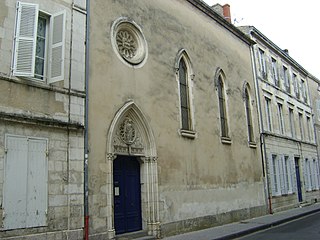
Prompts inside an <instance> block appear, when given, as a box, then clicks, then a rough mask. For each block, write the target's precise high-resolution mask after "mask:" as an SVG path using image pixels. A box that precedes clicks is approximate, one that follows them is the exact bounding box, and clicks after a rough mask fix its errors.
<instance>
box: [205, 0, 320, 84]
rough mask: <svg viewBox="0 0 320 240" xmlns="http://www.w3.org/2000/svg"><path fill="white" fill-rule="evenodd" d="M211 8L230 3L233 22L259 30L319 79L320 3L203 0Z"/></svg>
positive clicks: (307, 1) (310, 1)
mask: <svg viewBox="0 0 320 240" xmlns="http://www.w3.org/2000/svg"><path fill="white" fill-rule="evenodd" d="M204 2H206V3H207V4H208V5H209V6H212V5H214V4H216V3H219V4H221V5H224V4H226V3H228V4H229V5H230V9H231V19H232V23H234V24H235V25H236V26H245V25H250V26H254V27H256V28H257V29H258V30H259V31H260V32H261V33H262V34H263V35H265V36H266V37H267V38H269V39H270V40H271V41H272V42H273V43H275V44H276V45H277V46H278V47H280V48H281V49H288V50H289V55H290V56H291V57H292V58H293V59H294V60H295V61H296V62H298V63H299V64H300V65H301V66H302V67H303V68H304V69H306V70H307V71H308V72H309V73H311V74H312V75H314V76H315V77H316V78H318V79H319V80H320V60H319V59H320V58H319V59H318V56H319V55H320V27H319V26H320V14H319V11H320V1H319V0H304V1H293V0H268V1H258V0H204Z"/></svg>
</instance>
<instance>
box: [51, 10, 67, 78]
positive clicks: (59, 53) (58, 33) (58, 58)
mask: <svg viewBox="0 0 320 240" xmlns="http://www.w3.org/2000/svg"><path fill="white" fill-rule="evenodd" d="M65 15H66V14H65V11H62V12H59V13H57V14H54V15H53V16H52V17H51V19H50V20H51V21H50V36H51V39H50V40H51V41H50V50H49V52H50V59H49V79H48V82H49V83H53V82H57V81H61V80H63V79H64V48H65V44H64V41H65V40H64V39H65V21H66V20H65Z"/></svg>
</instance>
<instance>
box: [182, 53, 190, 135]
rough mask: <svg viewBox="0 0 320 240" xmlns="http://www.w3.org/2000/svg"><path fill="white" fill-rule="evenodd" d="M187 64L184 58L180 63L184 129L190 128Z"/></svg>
mask: <svg viewBox="0 0 320 240" xmlns="http://www.w3.org/2000/svg"><path fill="white" fill-rule="evenodd" d="M187 73H188V71H187V66H186V64H185V62H184V60H183V58H182V59H181V60H180V64H179V80H180V104H181V105H180V106H181V122H182V129H184V130H190V129H191V125H190V104H189V93H188V92H189V86H188V80H187V79H188V76H187Z"/></svg>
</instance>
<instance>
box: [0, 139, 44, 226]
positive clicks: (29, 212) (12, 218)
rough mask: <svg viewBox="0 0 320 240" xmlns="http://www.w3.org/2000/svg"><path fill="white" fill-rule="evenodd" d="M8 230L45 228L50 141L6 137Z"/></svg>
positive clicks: (4, 223) (5, 184) (5, 172)
mask: <svg viewBox="0 0 320 240" xmlns="http://www.w3.org/2000/svg"><path fill="white" fill-rule="evenodd" d="M5 149H6V151H5V167H4V191H3V209H4V212H5V216H4V219H3V225H4V228H5V229H17V228H29V227H39V226H45V225H46V223H47V220H46V212H47V205H48V190H47V189H48V186H47V180H48V177H47V173H48V168H47V140H46V139H41V138H32V137H26V136H14V135H6V136H5Z"/></svg>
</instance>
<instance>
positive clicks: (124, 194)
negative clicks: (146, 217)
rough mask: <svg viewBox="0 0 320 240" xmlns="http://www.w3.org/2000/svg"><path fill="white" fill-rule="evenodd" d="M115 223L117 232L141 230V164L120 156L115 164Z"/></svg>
mask: <svg viewBox="0 0 320 240" xmlns="http://www.w3.org/2000/svg"><path fill="white" fill-rule="evenodd" d="M113 181H114V223H115V230H116V234H119V233H125V232H133V231H138V230H141V228H142V223H141V188H140V164H139V162H138V161H137V160H136V158H134V157H127V156H119V157H118V158H117V159H116V160H115V161H114V164H113Z"/></svg>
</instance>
